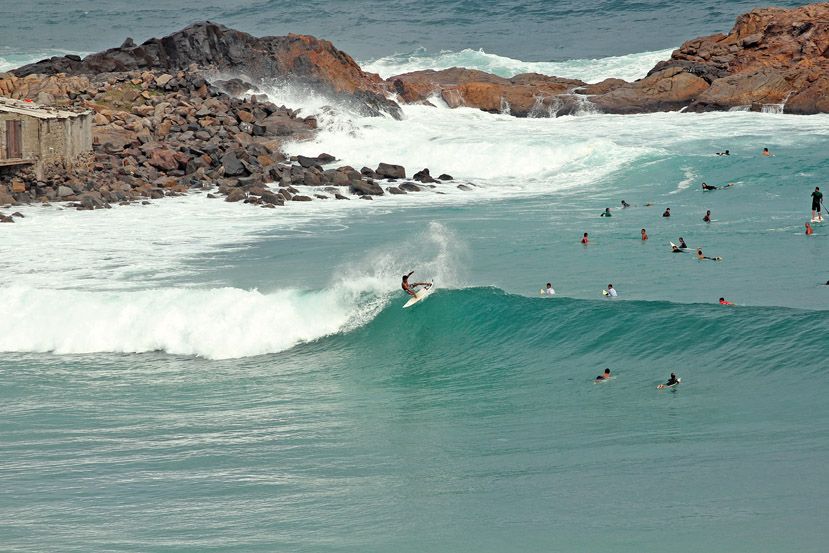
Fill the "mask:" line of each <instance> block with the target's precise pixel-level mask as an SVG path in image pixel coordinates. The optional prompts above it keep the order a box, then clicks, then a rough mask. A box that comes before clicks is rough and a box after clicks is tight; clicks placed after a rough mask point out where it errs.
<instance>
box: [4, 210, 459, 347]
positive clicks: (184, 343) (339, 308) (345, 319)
mask: <svg viewBox="0 0 829 553" xmlns="http://www.w3.org/2000/svg"><path fill="white" fill-rule="evenodd" d="M414 238H415V239H416V240H417V242H418V244H419V245H420V247H419V251H422V252H426V253H425V254H424V255H422V256H418V255H412V254H411V252H407V251H406V250H405V247H406V246H405V245H402V246H400V247H398V248H397V249H389V250H388V251H386V252H383V253H376V254H372V255H369V256H367V257H366V258H364V259H362V260H361V261H360V262H359V263H356V264H354V265H353V266H345V267H341V268H340V269H339V270H338V271H337V275H338V276H337V277H336V279H335V280H334V281H333V282H332V283H331V284H330V285H329V286H328V287H326V288H324V289H322V290H300V289H277V290H275V291H272V292H260V291H259V290H241V289H238V288H231V287H224V288H209V289H198V288H160V289H159V288H156V289H146V290H120V291H119V290H107V291H99V290H89V289H69V290H66V289H63V290H55V289H44V288H31V287H26V286H17V285H10V286H6V287H3V288H0V305H2V306H3V312H4V316H3V317H1V318H0V352H53V353H57V354H76V353H93V352H118V353H142V352H151V351H164V352H167V353H170V354H179V355H194V356H200V357H205V358H208V359H227V358H236V357H249V356H254V355H261V354H266V353H277V352H280V351H284V350H286V349H290V348H292V347H294V346H296V345H297V344H300V343H303V342H311V341H314V340H317V339H319V338H322V337H324V336H328V335H331V334H336V333H340V332H347V331H349V330H352V329H354V328H357V327H359V326H362V325H363V324H365V323H367V322H368V321H370V320H372V319H373V318H374V317H375V316H376V315H377V313H378V312H380V310H382V309H383V307H385V306H386V305H387V304H388V303H389V300H390V297H391V294H392V293H393V292H397V291H399V286H400V274H401V272H403V271H404V270H407V269H406V268H407V267H410V266H415V267H417V268H418V275H419V276H420V277H423V278H433V279H436V280H437V281H438V282H440V283H441V286H442V287H443V288H447V287H451V286H454V285H456V284H457V283H458V282H459V280H458V271H457V267H458V263H460V262H462V260H463V259H464V250H463V245H462V244H461V242H460V241H458V240H457V239H456V238H455V237H454V236H453V234H452V233H451V232H450V231H449V230H448V229H446V228H445V227H444V226H443V225H441V224H439V223H432V224H431V225H429V226H428V227H427V229H426V230H425V232H424V233H423V234H422V235H421V236H419V237H414Z"/></svg>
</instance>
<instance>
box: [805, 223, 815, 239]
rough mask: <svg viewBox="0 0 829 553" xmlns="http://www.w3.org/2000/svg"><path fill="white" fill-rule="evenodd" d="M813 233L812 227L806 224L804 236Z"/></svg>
mask: <svg viewBox="0 0 829 553" xmlns="http://www.w3.org/2000/svg"><path fill="white" fill-rule="evenodd" d="M814 233H815V231H814V229H813V228H812V225H810V224H809V223H806V236H811V235H812V234H814Z"/></svg>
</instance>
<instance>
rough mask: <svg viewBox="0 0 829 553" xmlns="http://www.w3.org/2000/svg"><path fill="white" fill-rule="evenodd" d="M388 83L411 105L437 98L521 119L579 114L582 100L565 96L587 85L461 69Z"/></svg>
mask: <svg viewBox="0 0 829 553" xmlns="http://www.w3.org/2000/svg"><path fill="white" fill-rule="evenodd" d="M387 82H388V83H389V86H390V88H391V89H392V90H393V91H394V92H395V93H396V94H397V95H398V96H399V98H400V99H401V100H403V101H405V102H408V103H428V102H429V100H430V99H431V98H433V97H435V96H437V97H439V98H440V99H441V100H443V101H444V102H445V103H446V104H447V105H448V106H449V107H453V108H454V107H459V106H469V107H475V108H478V109H482V110H484V111H488V112H491V113H509V114H511V115H515V116H517V117H534V116H548V115H550V114H551V112H552V115H564V114H567V113H572V112H575V111H577V109H578V100H577V99H574V98H570V99H568V98H566V97H563V96H562V95H566V94H567V93H568V92H570V91H572V90H573V89H574V88H576V87H579V86H583V85H585V84H586V83H584V82H582V81H578V80H574V79H561V78H558V77H548V76H546V75H539V74H537V73H527V74H522V75H516V76H515V77H512V78H511V79H505V78H503V77H498V76H497V75H491V74H489V73H486V72H484V71H477V70H474V69H463V68H458V67H453V68H451V69H445V70H442V71H433V70H426V71H416V72H413V73H406V74H405V75H399V76H397V77H392V78H390V79H388V81H387Z"/></svg>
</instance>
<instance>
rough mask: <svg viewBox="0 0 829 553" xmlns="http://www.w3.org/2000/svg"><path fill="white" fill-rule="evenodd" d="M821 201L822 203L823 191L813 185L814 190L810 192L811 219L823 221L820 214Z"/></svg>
mask: <svg viewBox="0 0 829 553" xmlns="http://www.w3.org/2000/svg"><path fill="white" fill-rule="evenodd" d="M821 203H823V192H821V191H820V186H815V191H814V192H812V219H817V220H818V221H823V216H822V215H821V214H820V205H821ZM815 214H817V216H816V215H815Z"/></svg>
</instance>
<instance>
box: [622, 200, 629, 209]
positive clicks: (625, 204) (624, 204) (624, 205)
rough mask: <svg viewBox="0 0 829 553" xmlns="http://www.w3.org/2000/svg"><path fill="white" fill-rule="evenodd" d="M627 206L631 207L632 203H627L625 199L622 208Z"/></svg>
mask: <svg viewBox="0 0 829 553" xmlns="http://www.w3.org/2000/svg"><path fill="white" fill-rule="evenodd" d="M626 207H630V204H629V203H627V202H626V201H625V200H622V209H624V208H626Z"/></svg>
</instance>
